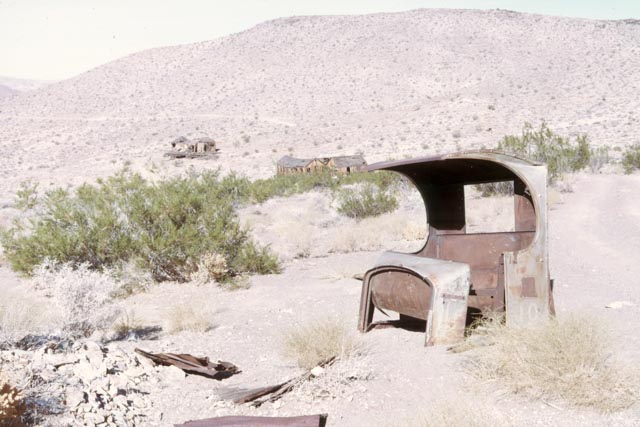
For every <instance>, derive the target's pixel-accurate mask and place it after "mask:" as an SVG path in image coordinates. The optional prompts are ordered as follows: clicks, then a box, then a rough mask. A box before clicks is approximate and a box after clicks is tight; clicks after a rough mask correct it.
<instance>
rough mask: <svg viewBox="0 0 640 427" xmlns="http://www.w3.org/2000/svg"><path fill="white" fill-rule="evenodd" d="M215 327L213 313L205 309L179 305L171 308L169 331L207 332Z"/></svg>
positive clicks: (168, 319)
mask: <svg viewBox="0 0 640 427" xmlns="http://www.w3.org/2000/svg"><path fill="white" fill-rule="evenodd" d="M212 327H213V324H212V322H211V313H210V312H209V311H208V310H206V309H205V308H203V307H196V306H192V305H188V304H177V305H174V306H173V307H171V309H170V310H169V315H168V317H167V328H166V329H167V331H168V332H169V333H172V334H173V333H178V332H182V331H191V332H207V331H208V330H210V329H211V328H212Z"/></svg>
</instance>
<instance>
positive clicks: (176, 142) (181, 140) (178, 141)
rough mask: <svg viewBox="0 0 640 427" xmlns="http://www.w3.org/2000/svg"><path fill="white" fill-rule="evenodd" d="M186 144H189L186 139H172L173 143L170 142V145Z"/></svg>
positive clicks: (183, 137) (181, 137)
mask: <svg viewBox="0 0 640 427" xmlns="http://www.w3.org/2000/svg"><path fill="white" fill-rule="evenodd" d="M188 142H189V139H188V138H187V137H185V136H179V137H177V138H176V139H174V140H173V141H171V145H175V144H180V143H185V144H187V143H188Z"/></svg>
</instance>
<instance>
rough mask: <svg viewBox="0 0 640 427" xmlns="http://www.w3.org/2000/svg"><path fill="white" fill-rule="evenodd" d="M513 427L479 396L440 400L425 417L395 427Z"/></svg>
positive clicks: (421, 416)
mask: <svg viewBox="0 0 640 427" xmlns="http://www.w3.org/2000/svg"><path fill="white" fill-rule="evenodd" d="M509 425H511V424H510V423H509V422H508V420H507V419H506V417H505V416H504V415H502V414H501V413H500V412H499V411H498V410H497V409H496V408H495V407H493V406H490V405H489V403H487V402H483V401H482V400H480V401H478V399H477V396H475V397H472V396H467V395H456V396H452V397H451V398H448V399H446V400H444V399H442V400H438V401H436V402H434V404H433V405H432V406H431V407H430V408H429V410H428V412H426V413H425V414H424V415H419V416H417V417H415V418H413V419H408V420H406V421H404V422H403V423H401V424H395V425H394V426H411V427H451V426H465V427H497V426H509Z"/></svg>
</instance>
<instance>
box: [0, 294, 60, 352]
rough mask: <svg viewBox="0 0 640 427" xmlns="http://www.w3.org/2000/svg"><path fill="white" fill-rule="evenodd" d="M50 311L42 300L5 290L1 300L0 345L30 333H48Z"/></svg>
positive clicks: (10, 342) (12, 341)
mask: <svg viewBox="0 0 640 427" xmlns="http://www.w3.org/2000/svg"><path fill="white" fill-rule="evenodd" d="M49 317H50V313H49V312H48V311H47V310H45V308H44V307H43V304H42V302H41V301H36V300H34V299H32V298H28V297H26V296H24V295H20V294H17V293H9V292H5V293H3V295H2V299H1V300H0V345H7V344H12V343H14V342H16V341H18V340H20V339H21V338H23V337H24V336H26V335H28V334H40V333H48V332H50V331H49V329H50V327H51V324H50V323H49V321H48V320H49Z"/></svg>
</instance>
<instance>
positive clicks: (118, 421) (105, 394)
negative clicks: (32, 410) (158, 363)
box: [0, 341, 157, 426]
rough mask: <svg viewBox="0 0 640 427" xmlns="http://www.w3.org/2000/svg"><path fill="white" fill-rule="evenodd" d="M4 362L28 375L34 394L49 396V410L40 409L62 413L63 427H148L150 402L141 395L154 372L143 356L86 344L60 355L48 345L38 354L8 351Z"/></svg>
mask: <svg viewBox="0 0 640 427" xmlns="http://www.w3.org/2000/svg"><path fill="white" fill-rule="evenodd" d="M0 360H1V361H2V363H3V364H5V363H6V364H7V365H10V366H12V368H13V369H14V372H15V374H16V376H18V377H19V376H22V377H23V378H25V377H29V376H30V383H31V384H30V385H31V386H32V387H35V389H36V390H34V391H35V392H36V393H37V394H39V395H46V396H47V399H46V405H47V406H49V407H48V408H38V411H39V412H41V413H42V412H45V413H46V412H48V413H49V414H63V415H62V417H63V418H64V419H63V420H61V421H62V422H63V423H66V424H68V425H86V426H136V425H142V424H147V423H146V422H145V421H143V420H144V417H145V415H144V414H145V412H146V411H147V410H148V409H149V407H150V406H151V402H150V401H149V399H148V398H147V397H146V396H145V395H144V394H143V393H141V390H140V385H142V384H143V383H144V382H145V381H148V379H149V378H150V374H151V373H152V372H155V368H154V366H153V363H152V362H150V361H148V360H145V359H144V358H142V357H140V358H138V357H137V356H136V355H135V354H127V353H125V352H124V351H122V350H120V349H118V348H116V349H111V350H108V349H107V348H105V347H103V346H101V345H99V344H98V343H95V342H92V341H84V342H76V343H74V344H73V345H72V347H71V348H70V349H69V351H67V352H56V351H55V349H52V348H47V346H44V347H41V348H40V349H38V350H37V351H35V352H30V351H22V350H11V351H4V352H1V353H0ZM20 371H22V372H20ZM156 381H157V380H156ZM44 402H45V401H40V404H45V403H44ZM43 409H44V410H43Z"/></svg>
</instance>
